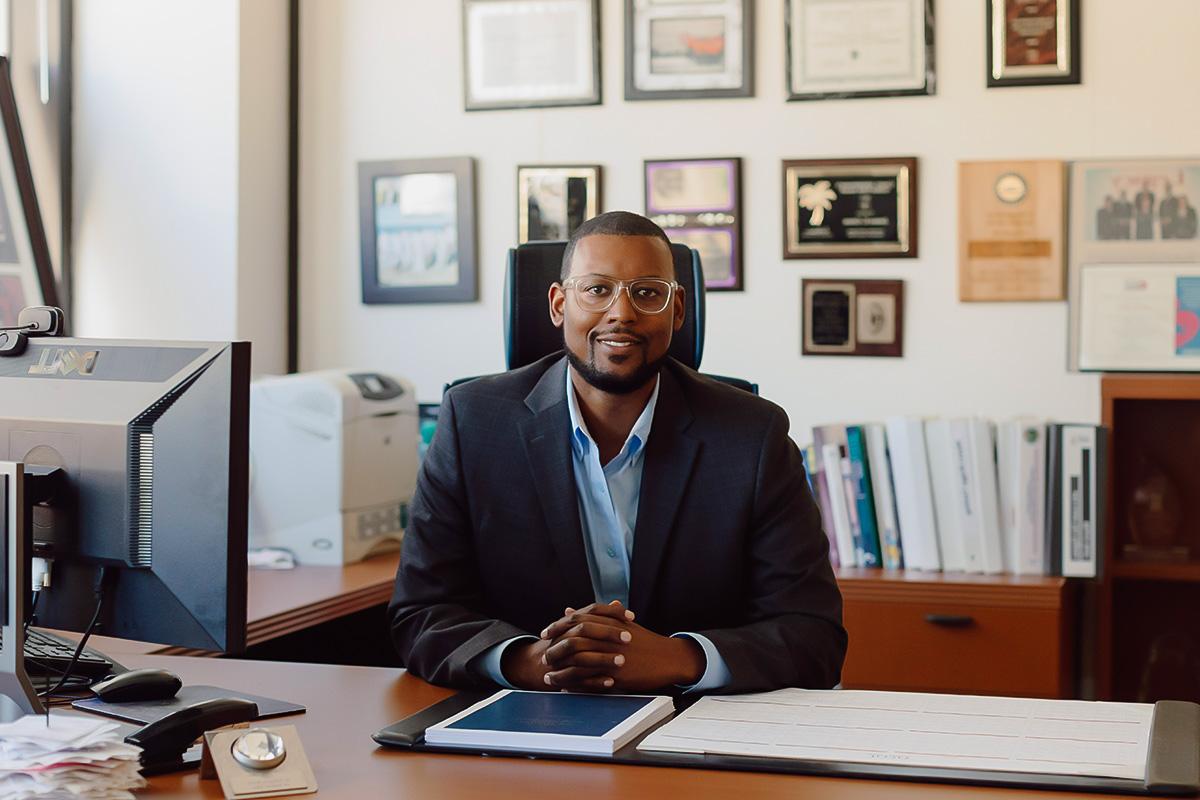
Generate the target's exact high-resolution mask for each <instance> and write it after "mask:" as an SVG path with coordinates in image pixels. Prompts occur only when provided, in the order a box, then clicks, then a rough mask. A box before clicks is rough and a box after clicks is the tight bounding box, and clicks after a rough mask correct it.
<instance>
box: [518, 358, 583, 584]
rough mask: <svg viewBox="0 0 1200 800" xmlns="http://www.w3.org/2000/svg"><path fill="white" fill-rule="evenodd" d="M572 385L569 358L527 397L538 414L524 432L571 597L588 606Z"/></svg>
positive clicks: (527, 450)
mask: <svg viewBox="0 0 1200 800" xmlns="http://www.w3.org/2000/svg"><path fill="white" fill-rule="evenodd" d="M566 385H567V361H566V358H563V359H561V360H559V361H558V362H557V363H556V364H555V365H554V366H552V367H550V369H548V370H546V373H545V374H544V375H542V377H541V380H539V381H538V382H537V385H536V386H534V387H533V391H531V392H530V393H529V395H528V396H527V397H526V398H525V405H526V406H528V407H529V409H530V410H531V411H532V412H533V413H534V416H532V417H530V418H529V419H527V420H525V421H524V422H522V423H521V433H522V440H523V441H524V442H525V454H526V456H527V457H528V459H529V468H530V470H531V471H532V473H533V483H534V486H535V487H536V488H537V493H538V498H539V499H540V500H541V503H542V511H543V512H544V513H545V516H546V529H547V530H548V531H549V533H550V540H551V542H553V544H554V550H555V553H556V554H557V555H558V559H559V563H560V565H561V568H562V576H563V581H564V583H565V586H566V591H567V596H568V597H570V598H571V601H570V602H572V603H577V604H580V605H582V604H585V603H587V602H591V598H592V596H593V595H592V578H591V573H590V572H589V571H588V564H587V554H586V553H585V551H584V544H583V528H582V527H581V525H580V523H579V501H578V500H577V498H576V496H575V471H574V468H573V467H572V461H571V430H570V428H571V414H570V411H569V410H568V409H567V394H566Z"/></svg>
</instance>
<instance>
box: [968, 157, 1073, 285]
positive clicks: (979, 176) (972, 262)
mask: <svg viewBox="0 0 1200 800" xmlns="http://www.w3.org/2000/svg"><path fill="white" fill-rule="evenodd" d="M1065 197H1066V168H1065V165H1064V164H1063V162H1061V161H964V162H960V163H959V165H958V204H959V210H958V299H959V300H962V301H963V302H1013V301H1023V300H1062V299H1064V298H1065V297H1066V294H1067V263H1066V204H1065V203H1064V199H1065Z"/></svg>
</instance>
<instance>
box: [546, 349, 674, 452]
mask: <svg viewBox="0 0 1200 800" xmlns="http://www.w3.org/2000/svg"><path fill="white" fill-rule="evenodd" d="M661 384H662V376H661V375H658V376H655V378H654V391H653V392H651V393H650V399H649V401H647V402H646V407H645V408H643V409H642V413H641V415H640V416H639V417H638V418H637V422H635V423H633V428H631V429H630V431H629V436H628V437H626V439H625V444H624V445H623V446H622V447H621V453H619V454H618V455H617V458H618V459H619V458H621V456H622V455H624V454H625V453H626V452H628V454H629V456H630V457H632V456H635V455H637V454H638V452H640V451H641V449H642V448H643V447H645V446H646V441H647V440H648V439H649V438H650V426H651V425H652V424H653V423H654V408H655V406H656V405H657V404H658V389H659V387H660V385H661ZM567 410H568V411H569V412H570V415H571V448H572V449H573V450H575V452H576V453H578V454H581V455H582V454H583V453H586V452H587V451H588V449H589V448H590V447H591V446H592V445H593V444H594V443H595V441H594V440H593V439H592V434H591V432H590V431H589V430H588V429H587V422H585V421H584V419H583V415H582V414H580V413H579V400H578V399H577V398H576V397H575V387H574V386H573V385H572V384H571V368H570V367H569V366H568V367H567Z"/></svg>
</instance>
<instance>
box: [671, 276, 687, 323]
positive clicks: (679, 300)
mask: <svg viewBox="0 0 1200 800" xmlns="http://www.w3.org/2000/svg"><path fill="white" fill-rule="evenodd" d="M673 303H674V307H675V321H674V328H672V330H676V331H677V330H679V329H680V328H682V327H683V316H684V314H685V313H686V309H687V289H684V288H683V287H682V286H680V287H679V288H678V289H676V290H675V300H674V301H673Z"/></svg>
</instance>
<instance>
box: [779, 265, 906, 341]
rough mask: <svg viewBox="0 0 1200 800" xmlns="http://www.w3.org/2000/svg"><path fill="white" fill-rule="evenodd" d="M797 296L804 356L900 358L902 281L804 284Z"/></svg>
mask: <svg viewBox="0 0 1200 800" xmlns="http://www.w3.org/2000/svg"><path fill="white" fill-rule="evenodd" d="M800 294H801V304H802V311H801V318H802V319H803V320H804V325H803V328H804V331H803V334H802V338H801V343H800V351H801V352H802V353H803V354H804V355H806V356H808V355H820V356H889V357H895V358H898V357H900V356H903V355H904V282H903V281H868V280H814V279H808V278H806V279H804V280H803V281H801V285H800Z"/></svg>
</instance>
